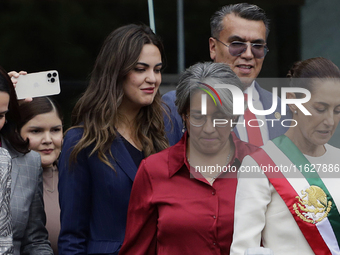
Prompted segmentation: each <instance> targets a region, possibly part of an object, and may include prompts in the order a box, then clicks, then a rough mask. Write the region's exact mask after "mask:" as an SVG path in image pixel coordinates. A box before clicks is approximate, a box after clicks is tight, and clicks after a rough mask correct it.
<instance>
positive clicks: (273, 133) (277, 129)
mask: <svg viewBox="0 0 340 255" xmlns="http://www.w3.org/2000/svg"><path fill="white" fill-rule="evenodd" d="M255 88H256V90H257V91H258V93H259V96H260V101H261V102H262V105H263V109H264V110H267V109H270V107H271V106H272V93H271V92H269V91H268V90H265V89H263V88H261V87H260V85H259V84H258V83H257V82H255ZM162 100H163V102H165V103H166V104H167V105H168V106H169V108H170V113H169V114H170V116H171V121H172V123H173V128H171V125H170V124H169V123H167V121H166V119H165V120H164V122H165V127H166V128H165V131H166V135H167V137H168V139H169V144H170V146H172V145H174V144H176V143H177V142H178V141H179V140H181V137H182V135H183V133H182V129H183V124H182V118H181V117H180V116H179V114H178V112H177V107H176V105H175V100H176V91H175V90H172V91H169V92H168V93H166V94H164V95H163V97H162ZM286 109H287V111H286V113H287V114H286V115H282V116H281V118H280V121H274V122H273V123H274V127H271V125H272V122H268V125H270V126H268V132H269V139H270V140H271V139H274V138H275V137H278V136H280V135H283V134H284V133H286V131H287V130H288V127H283V126H282V125H281V121H282V120H284V119H291V118H292V112H291V111H290V109H289V107H288V106H287V107H286ZM276 112H279V113H281V99H280V98H278V102H277V107H276V110H275V111H274V113H272V114H270V115H267V116H266V119H276V117H275V116H274V114H275V113H276ZM285 125H286V126H287V125H289V123H288V122H287V123H285ZM234 132H235V134H236V136H237V137H239V134H238V132H237V130H236V129H234Z"/></svg>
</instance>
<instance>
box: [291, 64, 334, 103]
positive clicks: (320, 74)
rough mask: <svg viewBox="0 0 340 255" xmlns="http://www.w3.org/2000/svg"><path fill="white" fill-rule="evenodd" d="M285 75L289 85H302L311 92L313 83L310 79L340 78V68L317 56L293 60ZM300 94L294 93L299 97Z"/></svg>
mask: <svg viewBox="0 0 340 255" xmlns="http://www.w3.org/2000/svg"><path fill="white" fill-rule="evenodd" d="M287 77H289V78H291V81H290V86H291V87H302V88H305V89H308V90H309V91H310V92H312V90H313V86H314V85H315V83H314V82H312V79H324V78H336V79H338V78H340V70H339V68H338V67H337V66H336V65H335V64H334V63H333V62H332V61H330V60H329V59H326V58H323V57H317V58H310V59H306V60H303V61H298V62H295V63H294V64H293V66H292V68H291V69H290V70H289V71H288V74H287ZM295 78H299V79H295ZM300 78H304V79H300ZM300 94H301V93H296V96H297V97H301V95H302V94H301V95H300Z"/></svg>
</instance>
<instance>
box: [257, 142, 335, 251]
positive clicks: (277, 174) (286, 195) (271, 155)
mask: <svg viewBox="0 0 340 255" xmlns="http://www.w3.org/2000/svg"><path fill="white" fill-rule="evenodd" d="M251 156H252V158H253V159H254V160H255V161H256V162H257V163H258V165H259V166H260V167H261V168H262V170H263V171H264V173H265V174H266V176H267V178H268V180H269V181H270V183H271V184H272V185H273V187H274V188H275V190H276V191H277V192H278V194H279V195H280V196H281V198H282V199H283V200H284V202H285V203H286V205H287V207H288V209H289V211H290V212H291V213H292V215H293V217H294V219H295V221H296V223H297V224H298V226H299V228H300V230H301V232H302V233H303V235H304V236H305V238H306V240H307V242H308V243H309V245H310V247H311V248H312V250H313V251H314V253H315V254H317V255H319V254H325V255H326V254H332V255H335V254H338V255H339V254H340V248H339V244H340V215H339V211H338V209H337V207H336V204H335V202H334V200H333V198H332V196H331V194H330V193H329V191H328V189H327V187H326V186H325V184H324V183H323V181H322V179H321V178H320V177H319V175H318V173H317V172H312V171H305V169H307V170H308V169H311V164H310V162H309V161H308V160H307V158H306V157H305V156H304V155H303V154H302V153H301V151H300V150H299V149H298V148H297V147H296V146H295V144H294V143H293V142H292V141H291V140H290V139H289V138H288V137H286V136H285V135H283V136H280V137H277V138H275V139H273V140H272V141H269V142H268V143H267V144H266V145H265V146H264V147H263V149H260V150H258V151H256V152H255V153H253V154H252V155H251ZM279 166H287V167H288V166H289V167H290V168H288V169H289V171H287V172H284V171H268V169H270V168H271V169H275V167H276V169H278V167H279ZM291 166H295V169H294V167H293V168H292V167H291ZM300 166H306V167H300ZM265 167H266V168H265ZM315 186H316V187H315ZM310 187H312V189H313V188H316V189H319V188H321V189H322V190H323V191H324V193H325V194H326V196H327V204H326V205H325V208H324V210H325V211H324V213H323V214H322V213H321V215H324V216H323V217H319V219H316V220H311V218H310V217H309V216H310V215H311V214H309V215H308V216H306V213H305V212H304V211H303V210H304V209H306V210H308V209H309V208H314V207H313V206H312V207H307V206H306V207H305V206H304V205H303V202H306V200H304V199H305V198H306V196H304V195H303V194H302V191H304V192H305V194H306V191H308V190H309V188H310ZM308 194H309V193H308ZM301 208H302V211H301V210H300V209H301ZM320 210H321V209H320ZM307 213H309V212H307ZM316 215H320V214H314V216H315V217H316ZM312 218H313V215H312ZM314 219H315V218H314Z"/></svg>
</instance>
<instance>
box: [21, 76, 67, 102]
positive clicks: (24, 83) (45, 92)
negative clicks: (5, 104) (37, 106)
mask: <svg viewBox="0 0 340 255" xmlns="http://www.w3.org/2000/svg"><path fill="white" fill-rule="evenodd" d="M15 91H16V93H17V97H18V99H25V98H30V97H32V98H33V97H41V96H50V95H56V94H59V93H60V82H59V74H58V72H57V71H56V70H51V71H45V72H38V73H29V74H26V75H19V77H18V78H17V83H16V86H15Z"/></svg>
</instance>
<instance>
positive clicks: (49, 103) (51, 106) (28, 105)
mask: <svg viewBox="0 0 340 255" xmlns="http://www.w3.org/2000/svg"><path fill="white" fill-rule="evenodd" d="M19 111H20V114H21V119H20V121H19V123H18V130H19V133H20V130H21V128H22V127H23V126H24V125H25V124H26V123H27V122H29V121H30V120H31V119H33V118H34V117H35V116H37V115H39V114H44V113H49V112H52V111H56V113H57V116H58V117H59V119H60V120H61V121H62V120H63V115H62V111H61V108H60V106H59V104H58V103H57V102H56V101H55V100H54V99H52V98H49V97H36V98H33V101H31V102H25V103H23V104H21V105H20V106H19Z"/></svg>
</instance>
